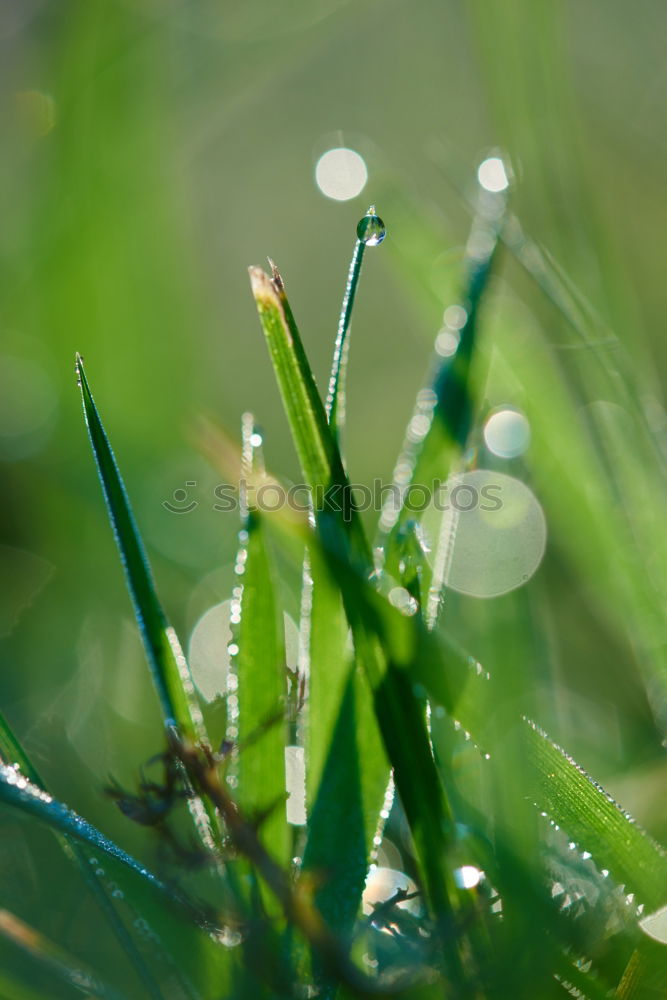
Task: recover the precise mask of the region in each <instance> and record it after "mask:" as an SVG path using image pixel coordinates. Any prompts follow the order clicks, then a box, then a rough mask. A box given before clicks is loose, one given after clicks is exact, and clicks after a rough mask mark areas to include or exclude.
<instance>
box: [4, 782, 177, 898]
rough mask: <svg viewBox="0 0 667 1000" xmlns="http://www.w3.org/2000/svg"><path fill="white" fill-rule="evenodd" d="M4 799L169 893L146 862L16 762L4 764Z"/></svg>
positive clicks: (161, 890) (7, 803)
mask: <svg viewBox="0 0 667 1000" xmlns="http://www.w3.org/2000/svg"><path fill="white" fill-rule="evenodd" d="M0 801H1V802H4V803H5V804H6V805H10V806H15V807H16V808H17V809H20V810H21V811H22V812H25V813H28V814H29V815H31V816H34V817H35V818H36V819H39V820H42V822H44V823H46V824H47V825H48V826H50V827H52V828H53V829H55V830H58V831H59V832H60V833H64V834H67V835H68V836H70V837H74V838H75V839H77V840H80V841H81V842H83V843H85V844H88V845H90V846H91V847H93V848H95V850H97V851H102V853H104V854H108V855H110V856H111V857H112V858H115V859H116V860H117V861H120V863H121V864H122V865H124V866H125V867H126V868H129V869H130V870H131V871H133V872H134V873H135V874H136V875H138V876H139V877H140V878H141V879H144V880H145V881H146V882H148V883H149V884H150V885H152V886H153V887H154V888H155V889H156V890H157V891H158V892H162V893H165V894H167V893H168V890H167V888H166V886H165V885H163V883H162V882H160V880H159V879H158V878H156V876H155V875H153V874H152V873H151V872H150V871H149V870H148V869H147V868H146V867H145V866H144V865H142V864H140V862H138V861H135V859H134V858H133V857H131V856H130V855H129V854H127V853H126V852H125V851H124V850H123V849H122V848H121V847H118V846H117V844H115V843H114V842H113V841H112V840H109V839H108V837H105V836H104V834H103V833H101V832H100V831H99V830H97V829H96V828H95V827H94V826H93V825H92V824H91V823H88V821H87V820H85V819H83V818H82V817H81V816H79V815H78V814H77V813H75V812H74V811H73V810H72V809H70V808H69V806H66V805H64V804H63V803H62V802H59V801H58V800H57V799H54V798H52V796H51V795H49V794H48V792H45V791H44V790H43V789H42V788H40V787H39V786H37V785H35V784H33V782H32V781H30V780H29V778H27V777H26V776H25V775H24V774H23V773H22V772H21V771H20V769H19V768H18V767H16V766H13V765H9V764H0Z"/></svg>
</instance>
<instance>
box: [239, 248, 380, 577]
mask: <svg viewBox="0 0 667 1000" xmlns="http://www.w3.org/2000/svg"><path fill="white" fill-rule="evenodd" d="M250 283H251V287H252V292H253V295H254V297H255V302H256V303H257V310H258V312H259V318H260V321H261V324H262V329H263V331H264V334H265V337H266V342H267V345H268V348H269V354H270V357H271V361H272V363H273V368H274V372H275V374H276V378H277V381H278V387H279V389H280V394H281V396H282V399H283V405H284V407H285V412H286V414H287V419H288V422H289V425H290V429H291V431H292V438H293V440H294V445H295V448H296V451H297V455H298V456H299V461H300V464H301V468H302V470H303V474H304V477H305V479H306V483H307V485H308V486H309V488H310V490H311V491H312V501H313V507H314V510H315V517H316V520H318V521H319V522H320V524H321V525H322V524H323V523H324V522H326V524H327V527H328V528H329V530H333V531H334V533H335V534H336V535H337V536H338V541H339V543H340V544H343V545H345V546H346V547H347V545H348V544H349V545H350V549H351V551H352V553H353V554H354V557H355V559H357V561H359V563H360V564H363V565H366V566H369V565H370V563H371V557H370V549H369V546H368V542H367V540H366V538H365V536H364V533H363V530H362V527H361V524H360V522H359V519H358V517H356V516H355V511H354V509H353V504H352V498H351V494H350V490H349V484H348V481H347V476H346V475H345V470H344V468H343V462H342V460H341V457H340V452H339V451H338V448H337V446H336V442H335V441H334V438H333V435H332V433H331V428H330V427H329V424H328V421H327V416H326V411H325V408H324V405H323V403H322V400H321V398H320V395H319V392H318V390H317V386H316V384H315V378H314V376H313V373H312V370H311V367H310V365H309V363H308V358H307V357H306V352H305V350H304V347H303V343H302V341H301V336H300V334H299V330H298V327H297V325H296V322H295V320H294V316H293V315H292V310H291V309H290V306H289V302H288V301H287V296H286V294H285V288H284V285H283V282H282V278H281V277H280V275H279V274H278V271H277V270H276V269H275V268H274V275H273V277H272V278H269V276H268V275H267V274H265V272H264V271H262V269H261V268H259V267H251V268H250ZM343 521H344V522H345V530H344V531H342V532H341V530H340V528H341V522H343Z"/></svg>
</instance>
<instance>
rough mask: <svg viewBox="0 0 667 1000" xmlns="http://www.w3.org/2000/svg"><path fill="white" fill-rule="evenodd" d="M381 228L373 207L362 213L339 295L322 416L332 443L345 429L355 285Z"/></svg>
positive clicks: (381, 234) (380, 237)
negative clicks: (326, 420)
mask: <svg viewBox="0 0 667 1000" xmlns="http://www.w3.org/2000/svg"><path fill="white" fill-rule="evenodd" d="M384 237H385V228H384V223H383V222H382V219H380V218H379V216H378V215H376V212H375V205H371V207H370V208H369V209H368V211H367V212H366V215H365V216H364V218H363V219H361V220H360V221H359V224H358V225H357V240H356V242H355V245H354V252H353V254H352V260H351V261H350V268H349V271H348V275H347V284H346V285H345V293H344V295H343V305H342V308H341V313H340V319H339V321H338V331H337V333H336V341H335V345H334V355H333V361H332V365H331V375H330V377H329V390H328V393H327V400H326V414H327V419H328V421H329V424H330V426H331V432H332V434H333V437H334V440H335V441H338V442H339V446H340V439H341V436H342V433H343V430H344V427H345V383H346V378H347V363H348V358H349V348H350V340H349V331H350V319H351V318H352V309H353V307H354V299H355V296H356V293H357V285H358V284H359V277H360V275H361V264H362V262H363V259H364V251H365V249H366V247H367V246H377V245H378V244H379V243H381V242H382V241H383V240H384Z"/></svg>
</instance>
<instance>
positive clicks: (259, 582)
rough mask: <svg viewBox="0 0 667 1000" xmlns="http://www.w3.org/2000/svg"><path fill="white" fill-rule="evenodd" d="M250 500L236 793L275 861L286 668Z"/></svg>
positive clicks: (247, 432)
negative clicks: (258, 824)
mask: <svg viewBox="0 0 667 1000" xmlns="http://www.w3.org/2000/svg"><path fill="white" fill-rule="evenodd" d="M254 430H255V428H254V424H253V420H252V416H251V415H250V414H246V415H245V418H244V428H243V439H244V440H243V458H244V462H243V464H244V478H245V479H246V481H250V482H251V481H252V478H253V476H255V475H257V476H261V475H262V471H263V470H261V469H260V468H259V466H260V464H261V455H260V452H259V450H258V448H257V447H255V446H254V445H253V443H252V441H253V436H254ZM247 500H250V503H251V506H250V508H247V507H246V509H245V510H244V511H243V512H242V516H243V531H242V538H243V545H242V549H241V553H240V554H239V557H237V566H238V567H239V570H240V568H241V567H242V576H241V582H242V585H243V589H242V593H241V623H240V626H239V632H238V646H239V651H238V653H237V655H236V661H235V663H236V676H237V681H238V699H239V713H238V724H237V729H238V742H239V746H240V753H239V755H238V791H237V798H238V802H239V806H240V807H241V809H243V811H244V812H245V813H246V814H247V815H252V814H253V813H255V814H256V815H258V816H262V817H263V820H262V823H261V829H260V838H261V841H262V843H263V844H264V846H265V847H266V849H267V850H268V851H269V852H270V853H271V855H272V856H273V857H275V858H276V860H278V861H279V862H280V864H283V865H285V864H287V863H288V861H289V860H290V858H291V837H290V831H289V828H288V826H287V818H286V812H285V799H286V785H285V746H286V744H287V725H286V717H285V700H286V694H287V668H286V665H285V650H284V636H283V622H282V619H281V618H280V617H279V614H278V607H277V604H276V598H275V593H274V587H273V584H272V581H273V579H274V572H273V567H272V564H271V560H270V557H269V552H268V548H267V538H266V530H265V525H264V523H263V520H262V516H261V514H260V513H259V511H258V510H256V509H255V508H254V506H252V500H251V499H250V495H249V496H248V498H247Z"/></svg>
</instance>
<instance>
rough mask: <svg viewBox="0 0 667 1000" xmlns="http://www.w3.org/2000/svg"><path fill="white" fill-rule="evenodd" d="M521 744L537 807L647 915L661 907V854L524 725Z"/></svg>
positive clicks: (665, 889) (665, 857)
mask: <svg viewBox="0 0 667 1000" xmlns="http://www.w3.org/2000/svg"><path fill="white" fill-rule="evenodd" d="M524 739H525V745H526V750H527V752H528V753H529V755H530V760H531V762H532V764H533V767H534V768H535V771H536V774H537V783H536V784H537V793H538V796H539V799H538V801H537V805H538V807H539V808H540V809H543V810H544V811H545V812H546V813H547V814H548V815H549V816H550V817H551V818H552V819H554V820H555V821H556V822H557V823H558V824H559V826H561V827H562V828H563V830H566V831H567V833H568V835H569V836H570V837H571V838H572V839H573V840H574V841H576V843H577V844H578V846H579V847H580V848H581V849H582V850H586V851H589V852H590V854H591V855H592V856H593V859H594V860H595V862H596V864H597V865H598V866H599V867H600V868H604V869H607V870H608V871H609V872H610V873H611V875H612V877H613V878H614V880H615V881H616V882H617V883H618V884H619V885H625V886H626V888H627V890H628V892H634V893H635V895H636V897H637V901H638V902H639V903H644V904H645V906H646V907H647V908H648V910H651V909H654V908H657V907H659V906H662V905H664V904H665V902H666V901H667V852H665V850H664V849H663V848H662V847H661V846H660V845H659V844H658V843H656V841H655V840H653V839H652V838H651V837H649V836H648V834H647V833H646V832H645V831H644V830H642V829H641V827H639V826H638V825H637V824H636V823H635V822H634V820H633V819H632V818H631V817H630V816H629V814H627V813H625V812H624V811H623V810H622V809H621V807H620V806H619V805H618V804H617V803H616V802H614V800H613V799H612V798H611V796H609V795H607V793H606V792H605V791H604V789H603V788H602V787H601V786H600V785H598V784H597V783H596V782H594V781H593V780H592V779H591V778H590V777H589V776H588V775H587V774H586V772H585V771H584V770H583V769H582V768H581V767H579V765H578V764H576V763H575V761H573V760H572V758H571V757H570V756H568V754H566V753H565V751H564V750H562V749H561V748H560V747H559V746H557V744H555V743H554V742H552V740H550V739H549V737H548V736H547V735H546V734H545V733H544V732H543V731H542V730H541V729H540V728H539V727H538V726H537V725H536V724H535V723H534V722H531V721H530V720H526V721H525V727H524Z"/></svg>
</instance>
